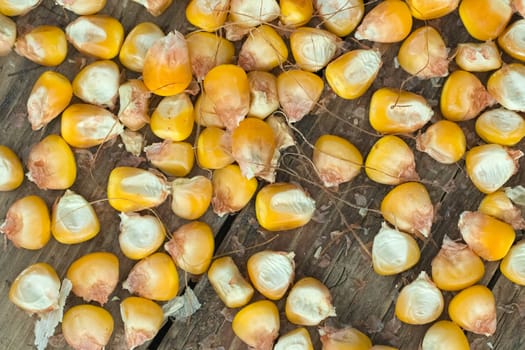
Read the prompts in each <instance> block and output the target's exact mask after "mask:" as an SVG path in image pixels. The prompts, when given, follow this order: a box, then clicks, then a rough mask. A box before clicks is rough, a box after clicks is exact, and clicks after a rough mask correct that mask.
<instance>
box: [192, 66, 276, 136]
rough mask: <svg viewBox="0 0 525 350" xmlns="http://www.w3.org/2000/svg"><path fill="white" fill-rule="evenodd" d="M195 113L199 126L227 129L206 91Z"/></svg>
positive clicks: (201, 96)
mask: <svg viewBox="0 0 525 350" xmlns="http://www.w3.org/2000/svg"><path fill="white" fill-rule="evenodd" d="M268 74H269V73H268ZM193 111H194V117H195V122H196V123H197V124H199V125H201V126H205V127H208V126H214V127H217V128H221V129H225V128H226V126H225V125H224V123H223V122H222V120H221V118H220V117H219V115H218V114H217V113H216V112H215V105H214V104H213V102H212V101H211V100H210V99H209V98H207V97H206V94H205V93H204V91H202V92H201V93H200V94H199V97H197V100H196V101H195V106H194V108H193Z"/></svg>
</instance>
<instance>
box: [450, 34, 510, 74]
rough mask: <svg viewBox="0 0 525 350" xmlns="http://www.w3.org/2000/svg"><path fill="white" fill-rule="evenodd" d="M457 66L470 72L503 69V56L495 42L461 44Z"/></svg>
mask: <svg viewBox="0 0 525 350" xmlns="http://www.w3.org/2000/svg"><path fill="white" fill-rule="evenodd" d="M456 63H457V65H458V66H459V67H460V68H461V69H463V70H466V71H468V72H488V71H490V70H494V69H498V68H499V67H501V64H502V61H501V55H500V52H499V49H498V47H497V46H496V44H495V43H494V42H493V41H486V42H484V43H460V44H458V47H457V50H456Z"/></svg>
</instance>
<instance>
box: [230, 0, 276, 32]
mask: <svg viewBox="0 0 525 350" xmlns="http://www.w3.org/2000/svg"><path fill="white" fill-rule="evenodd" d="M229 14H230V20H231V21H232V22H233V23H235V24H237V25H239V26H242V27H256V26H258V25H259V24H263V23H269V22H271V21H273V20H274V19H276V18H277V17H279V14H280V8H279V4H278V3H277V1H276V0H252V1H244V0H231V1H230V12H229Z"/></svg>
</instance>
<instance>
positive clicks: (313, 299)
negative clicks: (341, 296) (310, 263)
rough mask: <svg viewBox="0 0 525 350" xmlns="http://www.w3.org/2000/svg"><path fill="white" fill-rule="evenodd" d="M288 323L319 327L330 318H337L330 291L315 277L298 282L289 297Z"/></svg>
mask: <svg viewBox="0 0 525 350" xmlns="http://www.w3.org/2000/svg"><path fill="white" fill-rule="evenodd" d="M285 313H286V318H287V319H288V321H290V322H292V323H294V324H297V325H300V326H317V325H318V324H319V323H321V322H322V321H323V320H325V319H326V318H328V317H330V316H336V314H335V308H334V306H333V305H332V295H331V294H330V290H329V289H328V288H327V287H326V286H325V285H324V284H323V283H321V281H319V280H317V279H315V278H313V277H304V278H301V279H300V280H299V281H297V282H296V283H295V284H294V285H293V287H292V289H291V290H290V293H288V296H287V297H286V306H285Z"/></svg>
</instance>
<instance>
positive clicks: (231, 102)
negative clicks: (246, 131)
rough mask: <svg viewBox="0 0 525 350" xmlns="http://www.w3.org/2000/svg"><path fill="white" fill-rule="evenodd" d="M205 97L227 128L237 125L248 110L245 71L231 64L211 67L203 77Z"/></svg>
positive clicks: (248, 98)
mask: <svg viewBox="0 0 525 350" xmlns="http://www.w3.org/2000/svg"><path fill="white" fill-rule="evenodd" d="M203 84H204V92H205V93H206V99H209V103H211V106H212V108H213V110H214V111H215V113H216V114H217V115H218V116H219V118H220V119H221V121H222V122H223V124H224V125H225V126H226V128H227V129H229V130H231V129H233V128H235V127H236V126H237V125H239V122H240V121H241V120H243V119H244V117H245V116H246V114H248V111H249V110H250V83H249V82H248V76H247V75H246V72H245V71H244V70H243V69H242V68H240V67H239V66H236V65H233V64H221V65H218V66H216V67H214V68H212V69H211V70H210V71H209V72H208V74H206V76H205V77H204V82H203Z"/></svg>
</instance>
